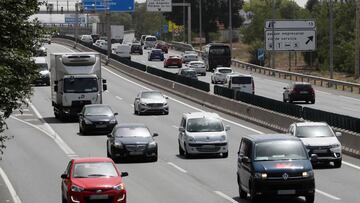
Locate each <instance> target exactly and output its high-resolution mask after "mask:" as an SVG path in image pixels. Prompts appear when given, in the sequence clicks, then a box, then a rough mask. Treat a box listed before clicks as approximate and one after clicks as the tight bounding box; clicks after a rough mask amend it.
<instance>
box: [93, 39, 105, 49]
mask: <svg viewBox="0 0 360 203" xmlns="http://www.w3.org/2000/svg"><path fill="white" fill-rule="evenodd" d="M93 45H94V46H97V47H99V48H101V49H104V50H107V41H105V40H103V39H98V40H96V42H95V43H94V44H93Z"/></svg>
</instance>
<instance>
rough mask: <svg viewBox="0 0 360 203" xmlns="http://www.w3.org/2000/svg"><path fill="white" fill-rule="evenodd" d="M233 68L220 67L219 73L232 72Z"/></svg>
mask: <svg viewBox="0 0 360 203" xmlns="http://www.w3.org/2000/svg"><path fill="white" fill-rule="evenodd" d="M231 72H232V70H231V69H220V70H219V73H231Z"/></svg>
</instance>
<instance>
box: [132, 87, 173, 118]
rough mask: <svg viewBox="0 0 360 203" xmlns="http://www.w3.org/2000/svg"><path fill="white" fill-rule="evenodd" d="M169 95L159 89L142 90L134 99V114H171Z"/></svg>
mask: <svg viewBox="0 0 360 203" xmlns="http://www.w3.org/2000/svg"><path fill="white" fill-rule="evenodd" d="M167 99H168V98H167V97H166V96H164V95H163V94H162V93H161V92H158V91H141V92H139V93H138V95H137V96H136V98H135V101H134V114H137V115H140V114H144V113H163V114H166V115H167V114H169V105H168V103H167Z"/></svg>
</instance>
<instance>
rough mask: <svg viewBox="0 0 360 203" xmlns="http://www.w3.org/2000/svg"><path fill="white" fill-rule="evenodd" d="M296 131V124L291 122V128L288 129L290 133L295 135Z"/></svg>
mask: <svg viewBox="0 0 360 203" xmlns="http://www.w3.org/2000/svg"><path fill="white" fill-rule="evenodd" d="M294 132H295V125H294V124H291V125H290V127H289V129H288V133H289V134H291V135H293V136H295V134H294Z"/></svg>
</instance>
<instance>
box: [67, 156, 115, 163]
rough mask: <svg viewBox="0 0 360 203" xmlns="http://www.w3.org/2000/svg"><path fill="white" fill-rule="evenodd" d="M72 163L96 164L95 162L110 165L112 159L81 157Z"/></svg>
mask: <svg viewBox="0 0 360 203" xmlns="http://www.w3.org/2000/svg"><path fill="white" fill-rule="evenodd" d="M73 160H74V163H97V162H110V163H112V162H113V161H112V159H110V158H107V157H83V158H76V159H73Z"/></svg>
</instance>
